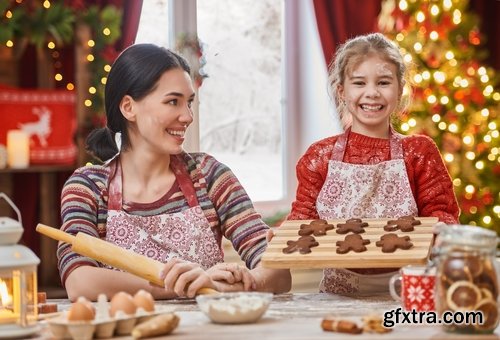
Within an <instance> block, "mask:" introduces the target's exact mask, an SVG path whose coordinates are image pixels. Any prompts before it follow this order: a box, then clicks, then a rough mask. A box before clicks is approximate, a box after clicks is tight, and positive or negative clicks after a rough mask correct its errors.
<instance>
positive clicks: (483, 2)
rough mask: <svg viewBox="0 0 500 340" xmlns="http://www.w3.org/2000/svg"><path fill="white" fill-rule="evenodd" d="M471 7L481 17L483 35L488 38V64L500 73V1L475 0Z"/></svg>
mask: <svg viewBox="0 0 500 340" xmlns="http://www.w3.org/2000/svg"><path fill="white" fill-rule="evenodd" d="M470 7H471V9H472V10H473V11H475V12H476V13H477V14H478V15H479V20H480V21H481V27H480V30H481V33H482V35H483V36H484V37H486V44H485V46H484V47H485V48H486V49H487V50H488V51H489V57H488V59H487V62H488V64H489V65H491V66H492V67H494V68H495V69H496V70H497V71H500V44H499V43H498V37H500V20H499V19H500V1H491V0H474V1H470ZM495 37H496V38H495Z"/></svg>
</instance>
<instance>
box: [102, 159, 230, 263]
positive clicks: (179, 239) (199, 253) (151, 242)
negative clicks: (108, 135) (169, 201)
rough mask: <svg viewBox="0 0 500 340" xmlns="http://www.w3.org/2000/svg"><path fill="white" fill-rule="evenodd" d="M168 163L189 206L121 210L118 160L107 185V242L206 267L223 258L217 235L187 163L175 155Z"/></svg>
mask: <svg viewBox="0 0 500 340" xmlns="http://www.w3.org/2000/svg"><path fill="white" fill-rule="evenodd" d="M170 162H171V163H170V167H171V169H172V170H173V172H174V174H175V177H176V180H177V182H178V183H179V187H180V189H181V191H182V193H183V194H184V196H185V198H186V200H187V203H188V204H189V208H188V209H186V210H183V211H180V212H177V213H173V214H160V215H155V216H137V215H131V214H128V213H127V212H125V211H123V209H122V201H123V195H122V169H121V164H120V160H119V159H117V160H116V171H115V174H114V176H113V177H112V179H111V182H110V185H109V200H108V218H107V221H106V241H108V242H111V243H113V244H116V245H118V246H120V247H122V248H125V249H130V250H132V251H134V252H136V253H139V254H142V255H144V256H147V257H149V258H153V259H155V260H158V261H160V262H167V261H168V260H170V259H173V258H180V259H183V260H186V261H190V262H195V263H198V264H199V265H200V266H201V267H203V268H204V269H208V268H210V267H212V266H214V265H215V264H217V263H221V262H223V260H224V254H223V251H222V248H221V243H220V238H219V237H217V236H216V234H215V233H214V231H213V230H212V228H211V226H210V223H209V222H208V220H207V218H206V216H205V215H204V213H203V209H202V208H201V206H200V204H199V202H198V198H197V196H196V191H195V189H194V185H193V182H192V180H191V177H190V176H189V174H188V172H187V169H186V165H185V164H184V163H183V162H182V160H180V159H179V158H178V157H177V156H171V158H170Z"/></svg>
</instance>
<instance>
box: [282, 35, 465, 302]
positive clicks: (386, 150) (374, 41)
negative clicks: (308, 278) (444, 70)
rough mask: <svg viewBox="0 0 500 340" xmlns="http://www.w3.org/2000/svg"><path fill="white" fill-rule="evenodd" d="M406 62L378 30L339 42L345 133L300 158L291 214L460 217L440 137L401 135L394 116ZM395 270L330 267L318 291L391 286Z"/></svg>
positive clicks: (338, 92) (338, 93)
mask: <svg viewBox="0 0 500 340" xmlns="http://www.w3.org/2000/svg"><path fill="white" fill-rule="evenodd" d="M406 73H407V70H406V67H405V64H404V62H403V58H402V56H401V54H400V53H399V50H398V48H397V47H396V46H395V45H394V44H392V43H391V41H389V40H388V39H387V38H385V36H384V35H382V34H380V33H374V34H369V35H365V36H359V37H356V38H354V39H352V40H349V41H347V42H346V43H345V44H343V45H342V46H340V47H339V49H338V50H337V53H336V55H335V59H334V61H333V63H332V64H331V65H330V69H329V81H330V85H331V87H332V93H333V95H334V100H335V104H336V106H337V111H338V112H339V114H340V116H341V119H342V122H343V124H344V130H345V132H344V133H343V134H341V135H338V136H333V137H329V138H326V139H323V140H321V141H319V142H316V143H314V144H313V145H311V146H310V147H309V149H308V150H307V151H306V153H305V154H304V155H303V156H302V157H301V159H300V160H299V162H298V164H297V169H296V171H297V177H298V188H297V197H296V200H295V202H293V204H292V211H291V213H290V215H289V216H288V219H317V218H322V219H334V218H340V219H349V218H355V217H358V218H397V217H401V216H405V215H410V216H421V217H422V216H435V217H438V218H439V220H440V221H441V222H444V223H457V222H458V214H459V208H458V205H457V201H456V198H455V194H454V192H453V184H452V182H451V179H450V175H449V174H448V171H447V169H446V167H445V165H444V163H443V161H442V158H441V155H440V153H439V150H438V149H437V147H436V145H435V143H434V142H433V141H432V139H430V138H429V137H426V136H420V135H415V136H403V135H401V134H399V133H397V132H395V131H394V129H393V128H392V126H391V123H390V121H391V116H392V115H393V114H397V113H398V112H401V111H402V110H403V108H402V104H403V103H402V99H401V97H402V93H403V87H404V85H405V77H406ZM393 270H394V269H351V270H343V269H338V270H337V269H325V270H324V273H323V280H322V282H321V284H320V290H321V291H324V292H333V293H356V292H359V293H363V292H376V291H387V290H388V279H389V278H390V276H392V275H393V274H394V273H389V272H390V271H393Z"/></svg>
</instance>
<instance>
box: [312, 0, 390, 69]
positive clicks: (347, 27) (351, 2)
mask: <svg viewBox="0 0 500 340" xmlns="http://www.w3.org/2000/svg"><path fill="white" fill-rule="evenodd" d="M313 4H314V12H315V13H316V22H317V24H318V32H319V37H320V40H321V45H322V46H323V54H324V56H325V61H326V63H327V64H329V63H330V61H331V60H332V57H333V55H334V54H335V50H336V48H337V46H338V45H339V44H341V43H343V42H345V41H346V40H347V39H349V38H352V37H354V36H356V35H360V34H366V33H369V32H373V31H376V28H377V17H378V15H379V13H380V8H381V2H380V1H377V0H313Z"/></svg>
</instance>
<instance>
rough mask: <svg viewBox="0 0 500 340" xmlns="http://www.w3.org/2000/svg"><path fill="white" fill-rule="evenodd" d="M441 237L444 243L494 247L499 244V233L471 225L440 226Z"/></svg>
mask: <svg viewBox="0 0 500 340" xmlns="http://www.w3.org/2000/svg"><path fill="white" fill-rule="evenodd" d="M439 239H440V240H441V241H442V242H443V245H446V244H449V245H458V246H465V247H467V246H469V247H474V248H476V247H478V248H487V249H494V248H496V247H497V244H498V237H497V233H496V232H495V231H493V230H489V229H486V228H482V227H475V226H470V225H459V224H455V225H446V226H442V227H441V228H439Z"/></svg>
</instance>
